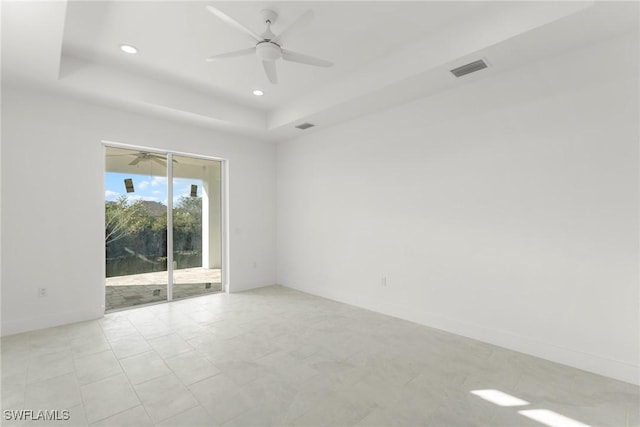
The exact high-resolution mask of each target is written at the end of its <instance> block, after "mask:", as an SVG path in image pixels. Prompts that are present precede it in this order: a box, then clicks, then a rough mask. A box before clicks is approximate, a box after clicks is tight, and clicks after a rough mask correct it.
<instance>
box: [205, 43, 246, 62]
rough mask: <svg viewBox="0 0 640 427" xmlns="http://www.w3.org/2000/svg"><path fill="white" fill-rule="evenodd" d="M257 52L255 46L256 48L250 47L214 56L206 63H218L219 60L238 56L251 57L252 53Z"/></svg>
mask: <svg viewBox="0 0 640 427" xmlns="http://www.w3.org/2000/svg"><path fill="white" fill-rule="evenodd" d="M255 52H256V48H255V46H254V47H250V48H249V49H242V50H234V51H233V52H227V53H221V54H220V55H213V56H210V57H208V58H207V59H206V60H205V61H207V62H214V61H217V60H218V59H225V58H235V57H236V56H245V55H251V54H252V53H255Z"/></svg>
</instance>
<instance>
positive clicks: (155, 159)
mask: <svg viewBox="0 0 640 427" xmlns="http://www.w3.org/2000/svg"><path fill="white" fill-rule="evenodd" d="M150 160H151V161H153V162H156V163H157V164H159V165H162V166H166V165H167V164H166V163H165V162H164V161H163V160H160V159H158V158H157V157H151V159H150Z"/></svg>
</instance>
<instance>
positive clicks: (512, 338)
mask: <svg viewBox="0 0 640 427" xmlns="http://www.w3.org/2000/svg"><path fill="white" fill-rule="evenodd" d="M284 286H285V287H289V288H290V289H295V290H298V291H302V292H306V293H309V294H312V295H317V296H320V297H323V298H327V299H330V300H333V301H337V302H341V303H345V304H349V305H353V306H356V307H360V308H364V309H367V310H371V311H374V312H377V313H381V314H385V315H388V316H392V317H396V318H399V319H403V320H408V321H410V322H414V323H418V324H421V325H424V326H428V327H430V328H434V329H439V330H442V331H445V332H449V333H452V334H456V335H461V336H463V337H466V338H471V339H475V340H478V341H482V342H485V343H488V344H492V345H496V346H499V347H503V348H506V349H509V350H513V351H517V352H520V353H525V354H528V355H531V356H535V357H539V358H541V359H545V360H549V361H551V362H555V363H560V364H563V365H567V366H570V367H573V368H577V369H581V370H584V371H588V372H591V373H594V374H598V375H602V376H605V377H609V378H613V379H616V380H619V381H624V382H627V383H631V384H635V385H640V365H637V364H632V363H626V362H622V361H618V360H613V359H609V358H606V357H602V356H599V355H596V354H591V353H586V352H582V351H579V350H574V349H570V348H565V347H560V346H557V345H554V344H551V343H547V342H543V341H539V340H536V339H531V338H529V337H525V336H521V335H517V334H513V333H510V332H507V331H501V330H496V329H491V328H487V327H484V326H482V325H477V324H470V323H466V322H460V321H458V320H455V319H451V318H447V317H445V316H441V315H437V314H433V313H426V312H424V311H422V310H416V309H414V308H411V307H407V306H404V305H403V306H397V305H394V304H393V303H391V302H390V301H388V300H387V301H384V304H383V303H380V304H366V303H365V304H363V303H362V299H360V298H359V299H358V300H355V298H349V297H348V296H343V295H336V294H335V293H332V292H318V293H315V292H309V291H308V290H305V289H301V288H295V287H291V286H287V285H284Z"/></svg>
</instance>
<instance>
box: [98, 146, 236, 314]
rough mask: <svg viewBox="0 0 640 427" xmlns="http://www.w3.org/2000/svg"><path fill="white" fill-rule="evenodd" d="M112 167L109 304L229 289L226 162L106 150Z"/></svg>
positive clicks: (108, 230) (108, 181)
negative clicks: (226, 278)
mask: <svg viewBox="0 0 640 427" xmlns="http://www.w3.org/2000/svg"><path fill="white" fill-rule="evenodd" d="M105 164H106V169H105V251H106V257H105V258H106V296H105V297H106V298H105V309H106V310H107V311H109V310H114V309H122V308H127V307H131V306H136V305H141V304H149V303H157V302H162V301H166V300H172V299H179V298H185V297H190V296H195V295H201V294H205V293H211V292H220V291H221V290H223V286H222V221H221V220H222V218H221V212H222V193H221V189H222V185H221V176H222V162H221V161H216V160H209V159H201V158H195V157H189V156H183V155H174V154H172V153H161V152H151V151H141V150H133V149H128V148H120V147H106V162H105ZM168 177H170V178H169V179H168ZM169 213H170V214H169Z"/></svg>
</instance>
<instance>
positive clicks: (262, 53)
mask: <svg viewBox="0 0 640 427" xmlns="http://www.w3.org/2000/svg"><path fill="white" fill-rule="evenodd" d="M256 54H257V55H258V58H260V60H262V61H275V60H276V59H279V58H281V57H282V50H281V49H280V46H278V45H277V44H275V43H272V42H268V41H264V42H260V43H258V44H257V45H256Z"/></svg>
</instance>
